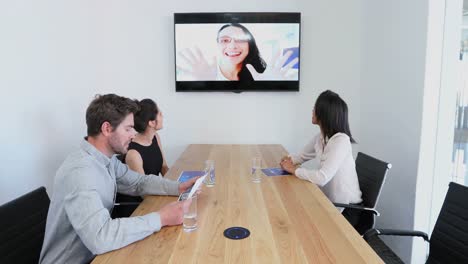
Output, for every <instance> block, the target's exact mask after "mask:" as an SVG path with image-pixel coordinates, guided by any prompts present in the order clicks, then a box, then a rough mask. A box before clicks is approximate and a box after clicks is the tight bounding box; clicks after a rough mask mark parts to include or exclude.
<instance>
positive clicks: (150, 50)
mask: <svg viewBox="0 0 468 264" xmlns="http://www.w3.org/2000/svg"><path fill="white" fill-rule="evenodd" d="M229 6H232V5H231V4H230V5H229ZM236 6H238V8H236V9H230V8H228V7H227V5H226V4H223V3H222V2H220V1H215V0H204V1H169V2H167V3H161V2H159V1H123V0H120V1H110V0H107V1H91V0H88V1H58V0H57V1H53V0H46V1H32V0H29V1H25V0H17V1H2V2H1V3H0V36H1V41H0V58H1V59H0V89H1V94H2V104H0V110H1V113H2V114H3V118H2V124H1V130H0V142H2V146H3V151H2V152H0V204H1V203H3V202H6V201H8V200H10V199H13V198H15V197H17V196H19V195H21V194H23V193H25V192H27V191H30V190H32V189H34V188H36V187H38V186H41V185H45V186H46V187H47V189H48V191H49V194H51V192H52V191H53V190H52V182H53V177H54V174H55V171H56V169H57V168H58V166H59V165H60V163H61V162H62V161H63V159H64V158H65V156H66V155H67V153H69V152H70V151H71V150H72V149H74V148H75V147H77V146H78V143H79V141H80V140H81V138H82V137H83V136H84V135H85V133H86V126H85V120H84V114H85V109H86V107H87V105H88V103H89V102H90V101H91V99H92V97H93V96H94V95H95V94H97V93H111V92H112V93H117V94H120V95H124V96H128V97H131V98H139V99H142V98H144V97H150V98H153V99H155V100H156V101H157V102H158V103H159V105H160V107H161V108H162V110H163V111H164V115H165V128H164V130H162V131H161V137H162V139H163V145H164V150H165V152H166V156H167V158H168V161H169V163H170V164H171V163H173V162H174V161H175V160H176V158H177V157H178V156H179V155H180V153H181V152H182V151H183V149H184V148H185V147H186V146H187V144H190V143H281V144H283V145H284V146H285V147H286V148H287V149H288V150H289V151H298V150H299V149H300V148H301V147H302V145H303V144H305V143H306V141H307V140H308V139H309V138H310V137H311V136H312V134H314V133H316V132H317V131H318V130H317V128H314V127H313V126H312V125H311V124H310V119H311V117H310V115H311V109H312V105H313V103H314V101H315V99H316V97H317V95H318V94H319V93H320V92H321V91H323V90H325V89H331V90H334V91H336V92H338V93H340V94H341V95H342V96H343V97H344V98H345V100H346V101H347V102H348V104H349V108H350V120H351V129H352V130H353V133H354V135H355V137H356V139H357V140H359V141H360V142H365V140H364V139H363V136H362V135H361V134H360V129H359V122H360V114H361V113H362V111H360V109H359V108H360V104H361V102H360V94H359V87H360V59H361V54H360V52H361V26H362V25H361V13H362V12H361V9H362V6H361V2H360V1H358V2H355V1H349V2H348V1H338V0H333V1H330V0H297V1H278V0H274V1H270V0H260V1H254V2H253V1H249V0H239V1H237V2H236ZM215 11H217V12H224V11H233V12H236V11H239V12H242V11H250V12H254V11H278V12H279V11H285V12H286V11H291V12H301V13H302V48H301V52H302V54H301V56H302V57H301V86H300V89H301V91H300V92H299V93H242V94H233V93H175V88H174V67H173V64H174V54H173V20H172V15H173V13H174V12H215ZM367 101H370V100H369V99H368V100H367Z"/></svg>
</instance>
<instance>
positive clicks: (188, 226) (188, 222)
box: [181, 193, 197, 232]
mask: <svg viewBox="0 0 468 264" xmlns="http://www.w3.org/2000/svg"><path fill="white" fill-rule="evenodd" d="M188 195H189V193H183V194H182V195H181V200H182V201H183V202H184V205H183V209H184V221H183V224H182V225H183V227H184V231H185V232H192V231H194V230H197V195H196V194H194V195H193V196H192V197H191V198H190V199H188V200H187V197H188Z"/></svg>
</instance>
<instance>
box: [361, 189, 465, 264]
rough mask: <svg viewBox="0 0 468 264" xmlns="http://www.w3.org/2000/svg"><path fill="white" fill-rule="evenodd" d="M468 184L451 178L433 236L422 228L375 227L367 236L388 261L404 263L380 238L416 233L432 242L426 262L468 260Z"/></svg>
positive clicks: (368, 240)
mask: <svg viewBox="0 0 468 264" xmlns="http://www.w3.org/2000/svg"><path fill="white" fill-rule="evenodd" d="M467 201H468V187H466V186H463V185H460V184H457V183H454V182H451V183H450V184H449V190H448V192H447V196H445V201H444V204H443V205H442V209H441V210H440V214H439V217H438V218H437V222H436V224H435V226H434V230H433V231H432V235H431V239H430V240H429V237H428V235H427V234H426V233H424V232H420V231H407V230H393V229H372V230H369V231H368V232H366V233H365V234H364V239H365V240H366V241H367V243H368V244H369V245H370V246H371V247H372V248H373V249H374V251H375V252H376V253H377V254H378V255H379V256H380V257H381V258H382V260H384V261H385V263H403V262H402V261H401V259H400V258H398V256H396V254H395V253H393V251H392V250H391V249H390V248H389V247H388V246H387V245H386V244H385V243H383V242H382V240H380V238H379V236H381V235H393V236H413V237H414V236H416V237H422V238H423V239H424V240H425V241H427V242H429V257H428V259H427V262H426V263H468V203H467Z"/></svg>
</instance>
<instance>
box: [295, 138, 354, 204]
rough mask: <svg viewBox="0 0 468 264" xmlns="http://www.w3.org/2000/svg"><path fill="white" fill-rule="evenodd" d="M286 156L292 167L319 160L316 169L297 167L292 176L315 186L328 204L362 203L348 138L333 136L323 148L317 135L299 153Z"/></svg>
mask: <svg viewBox="0 0 468 264" xmlns="http://www.w3.org/2000/svg"><path fill="white" fill-rule="evenodd" d="M289 156H290V157H291V159H292V161H293V163H295V164H302V163H304V162H306V161H308V160H311V159H313V158H316V157H318V158H319V159H320V167H319V168H318V169H317V170H308V169H305V168H297V169H296V171H295V174H296V176H297V177H298V178H300V179H303V180H307V181H310V182H312V183H315V184H317V185H318V186H319V187H320V188H321V189H322V191H323V192H324V193H325V195H326V196H327V197H328V199H330V201H332V202H335V203H345V204H348V203H353V204H356V203H360V202H362V198H361V194H362V193H361V190H360V189H359V181H358V178H357V174H356V166H355V162H354V159H353V154H352V149H351V141H350V139H349V136H348V135H346V134H344V133H336V134H335V135H333V136H332V137H331V138H330V139H329V140H328V142H327V144H326V145H324V140H323V137H322V135H321V133H319V134H318V135H316V136H315V137H314V138H313V139H312V140H311V141H310V142H309V143H308V144H307V145H306V146H305V147H304V149H303V150H302V152H301V153H300V154H297V155H289Z"/></svg>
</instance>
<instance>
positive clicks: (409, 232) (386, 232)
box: [363, 229, 429, 242]
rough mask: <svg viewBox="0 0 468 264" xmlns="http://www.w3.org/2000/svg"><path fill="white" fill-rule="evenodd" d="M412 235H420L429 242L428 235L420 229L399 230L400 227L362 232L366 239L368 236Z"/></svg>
mask: <svg viewBox="0 0 468 264" xmlns="http://www.w3.org/2000/svg"><path fill="white" fill-rule="evenodd" d="M375 235H377V236H380V235H384V236H412V237H422V238H423V239H424V240H426V241H427V242H429V236H428V235H427V234H426V233H424V232H421V231H414V230H401V229H371V230H369V231H367V232H366V233H365V234H364V236H363V237H364V239H365V240H366V241H367V239H368V238H369V237H372V236H375Z"/></svg>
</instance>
